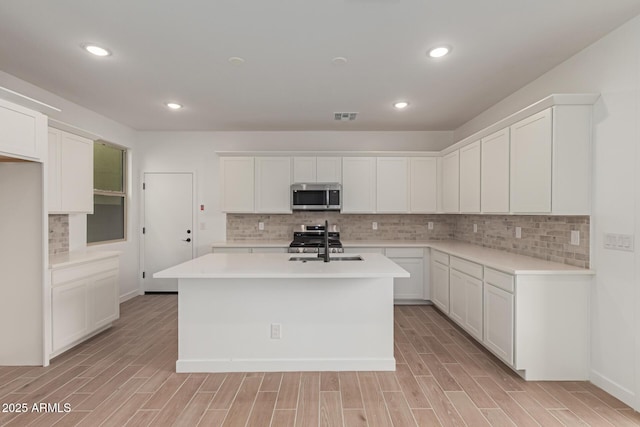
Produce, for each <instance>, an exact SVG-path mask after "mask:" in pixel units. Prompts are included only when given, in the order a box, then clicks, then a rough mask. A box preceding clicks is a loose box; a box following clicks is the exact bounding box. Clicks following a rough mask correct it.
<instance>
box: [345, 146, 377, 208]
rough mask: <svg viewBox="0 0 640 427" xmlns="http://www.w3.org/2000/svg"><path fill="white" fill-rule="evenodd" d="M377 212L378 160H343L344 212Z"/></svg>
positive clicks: (365, 158)
mask: <svg viewBox="0 0 640 427" xmlns="http://www.w3.org/2000/svg"><path fill="white" fill-rule="evenodd" d="M375 211H376V158H375V157H344V158H343V159H342V212H343V213H374V212H375Z"/></svg>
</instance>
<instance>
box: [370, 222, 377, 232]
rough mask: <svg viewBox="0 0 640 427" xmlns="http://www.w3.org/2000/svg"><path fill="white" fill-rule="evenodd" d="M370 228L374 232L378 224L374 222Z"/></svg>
mask: <svg viewBox="0 0 640 427" xmlns="http://www.w3.org/2000/svg"><path fill="white" fill-rule="evenodd" d="M371 228H372V229H374V230H377V229H378V223H377V222H375V221H373V222H372V223H371Z"/></svg>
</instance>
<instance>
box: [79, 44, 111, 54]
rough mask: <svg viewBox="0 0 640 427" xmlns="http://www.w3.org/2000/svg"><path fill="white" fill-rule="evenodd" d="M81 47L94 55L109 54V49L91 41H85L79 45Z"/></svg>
mask: <svg viewBox="0 0 640 427" xmlns="http://www.w3.org/2000/svg"><path fill="white" fill-rule="evenodd" d="M81 46H82V48H83V49H84V50H86V51H87V52H89V53H91V54H93V55H95V56H110V55H111V51H109V50H108V49H105V48H103V47H100V46H96V45H95V44H92V43H85V44H82V45H81Z"/></svg>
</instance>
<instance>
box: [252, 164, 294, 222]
mask: <svg viewBox="0 0 640 427" xmlns="http://www.w3.org/2000/svg"><path fill="white" fill-rule="evenodd" d="M290 187H291V158H290V157H256V158H255V186H254V188H255V211H256V212H259V213H291V194H290V193H291V190H290Z"/></svg>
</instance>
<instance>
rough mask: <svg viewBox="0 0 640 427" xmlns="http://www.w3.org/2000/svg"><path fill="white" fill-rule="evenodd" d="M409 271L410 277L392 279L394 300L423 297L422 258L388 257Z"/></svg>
mask: <svg viewBox="0 0 640 427" xmlns="http://www.w3.org/2000/svg"><path fill="white" fill-rule="evenodd" d="M389 259H390V260H391V261H393V262H395V263H396V264H398V265H399V266H400V267H402V268H404V269H405V270H407V271H408V272H409V274H410V275H411V277H398V278H395V279H393V299H394V300H403V299H404V300H415V299H422V298H423V295H424V294H423V290H424V276H423V273H424V260H423V259H422V258H389Z"/></svg>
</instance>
